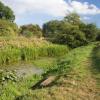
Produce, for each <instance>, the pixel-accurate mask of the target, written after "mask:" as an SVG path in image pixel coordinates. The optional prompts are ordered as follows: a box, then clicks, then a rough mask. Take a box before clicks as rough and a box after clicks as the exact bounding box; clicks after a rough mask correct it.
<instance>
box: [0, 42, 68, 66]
mask: <svg viewBox="0 0 100 100" xmlns="http://www.w3.org/2000/svg"><path fill="white" fill-rule="evenodd" d="M67 52H68V48H67V47H66V46H61V45H53V44H50V45H47V46H41V47H39V46H38V47H35V46H29V45H28V47H17V46H13V45H6V46H3V47H1V48H0V64H1V65H2V64H9V63H13V62H19V61H31V60H35V59H38V58H39V57H60V56H63V55H64V54H66V53H67Z"/></svg>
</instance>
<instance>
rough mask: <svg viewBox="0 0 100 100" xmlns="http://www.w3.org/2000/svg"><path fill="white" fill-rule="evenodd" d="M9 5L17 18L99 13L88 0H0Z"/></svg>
mask: <svg viewBox="0 0 100 100" xmlns="http://www.w3.org/2000/svg"><path fill="white" fill-rule="evenodd" d="M0 1H3V2H4V3H5V4H6V5H8V6H10V7H11V8H12V9H13V11H14V13H15V15H16V18H17V19H19V18H20V19H21V18H23V17H25V16H26V15H27V16H28V15H30V14H31V15H33V16H34V15H35V14H41V15H42V14H47V15H51V16H54V17H58V16H59V17H61V16H65V15H66V14H68V13H69V12H73V11H75V12H77V13H78V14H81V15H89V14H90V15H96V14H100V8H98V7H97V6H96V5H94V4H89V3H88V2H84V3H81V2H79V1H72V0H68V1H67V2H66V1H65V0H0Z"/></svg>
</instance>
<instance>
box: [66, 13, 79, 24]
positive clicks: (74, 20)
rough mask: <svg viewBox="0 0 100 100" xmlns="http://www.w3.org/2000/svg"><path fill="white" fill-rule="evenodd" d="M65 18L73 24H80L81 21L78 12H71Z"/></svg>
mask: <svg viewBox="0 0 100 100" xmlns="http://www.w3.org/2000/svg"><path fill="white" fill-rule="evenodd" d="M64 20H65V21H67V22H69V23H71V24H73V25H79V24H80V23H81V20H80V16H79V15H78V14H77V13H70V14H69V15H67V16H66V17H65V18H64Z"/></svg>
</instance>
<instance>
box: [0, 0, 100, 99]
mask: <svg viewBox="0 0 100 100" xmlns="http://www.w3.org/2000/svg"><path fill="white" fill-rule="evenodd" d="M14 19H15V16H14V14H13V11H12V10H11V9H10V8H9V7H7V6H5V5H4V4H3V3H1V2H0V100H33V99H34V100H66V99H67V100H100V43H99V42H97V41H99V40H100V29H99V28H97V27H96V25H95V24H91V23H89V24H87V23H84V22H82V21H81V20H80V16H79V15H78V14H76V13H71V14H69V15H67V16H65V17H64V19H62V20H51V21H49V22H47V23H45V24H44V25H43V29H41V28H40V27H39V26H38V25H33V24H29V25H23V26H21V27H20V28H18V26H17V25H16V24H15V23H14ZM20 63H23V66H24V67H22V69H23V70H22V71H21V73H22V74H23V76H20V75H19V73H18V72H20V68H21V66H20V65H19V64H20ZM26 63H28V66H27V68H26V66H25V65H24V64H26ZM30 63H31V65H32V69H31V68H30ZM14 64H16V65H17V64H18V66H14ZM10 65H11V66H12V67H11V66H10ZM14 67H16V68H14ZM33 68H35V69H38V70H42V73H39V72H37V73H36V74H35V73H34V71H33ZM18 69H19V70H18ZM29 69H30V70H31V71H32V72H30V71H29ZM25 71H26V72H27V73H29V74H28V75H26V73H25ZM35 72H36V70H35ZM18 75H19V76H18ZM25 75H26V76H25Z"/></svg>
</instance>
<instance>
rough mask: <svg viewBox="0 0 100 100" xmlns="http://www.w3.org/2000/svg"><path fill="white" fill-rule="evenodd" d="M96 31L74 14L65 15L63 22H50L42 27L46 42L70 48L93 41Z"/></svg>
mask: <svg viewBox="0 0 100 100" xmlns="http://www.w3.org/2000/svg"><path fill="white" fill-rule="evenodd" d="M97 30H98V29H97V27H96V25H95V24H86V23H84V22H83V21H81V19H80V16H79V15H78V14H76V13H71V14H69V15H67V16H66V17H65V18H64V19H63V20H60V21H59V20H51V21H49V22H47V23H45V24H44V25H43V34H44V36H45V37H46V38H47V39H48V40H50V41H52V42H55V43H60V44H66V45H69V46H70V47H72V48H74V47H78V46H82V45H85V44H87V43H89V42H93V41H95V40H96V37H97Z"/></svg>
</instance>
